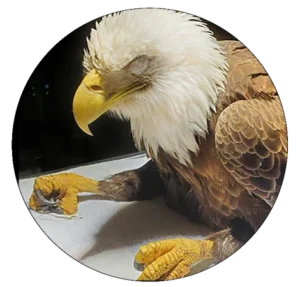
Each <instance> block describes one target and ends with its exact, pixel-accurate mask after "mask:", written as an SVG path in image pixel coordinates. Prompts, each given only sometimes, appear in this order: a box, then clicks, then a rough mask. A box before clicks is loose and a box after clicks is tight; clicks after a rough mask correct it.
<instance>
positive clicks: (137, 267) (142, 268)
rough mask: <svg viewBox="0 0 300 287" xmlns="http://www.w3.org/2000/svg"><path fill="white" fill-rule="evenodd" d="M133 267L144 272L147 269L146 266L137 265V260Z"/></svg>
mask: <svg viewBox="0 0 300 287" xmlns="http://www.w3.org/2000/svg"><path fill="white" fill-rule="evenodd" d="M133 267H134V268H135V269H136V270H138V271H143V270H144V269H145V267H144V264H142V263H137V262H136V261H135V260H134V261H133Z"/></svg>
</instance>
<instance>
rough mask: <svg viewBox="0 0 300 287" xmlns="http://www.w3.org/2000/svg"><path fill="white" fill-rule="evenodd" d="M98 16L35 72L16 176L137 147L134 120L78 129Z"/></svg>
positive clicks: (21, 121)
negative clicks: (79, 96) (77, 96)
mask: <svg viewBox="0 0 300 287" xmlns="http://www.w3.org/2000/svg"><path fill="white" fill-rule="evenodd" d="M96 20H97V21H99V20H101V18H99V19H96ZM96 20H93V21H91V22H89V23H87V24H85V25H83V26H81V27H80V28H78V29H76V30H75V31H74V32H72V33H71V34H69V35H68V36H66V37H65V38H64V39H63V40H62V41H60V42H59V43H58V44H57V45H56V46H55V47H54V48H53V49H51V50H50V52H49V53H48V54H47V55H46V56H45V57H44V58H43V59H42V61H41V62H40V63H39V65H38V66H37V67H36V69H35V70H34V72H33V73H32V75H31V76H30V78H29V80H28V82H27V84H26V86H25V88H24V91H23V93H22V95H21V98H20V101H19V104H18V107H17V111H16V117H15V122H14V128H13V158H14V165H15V171H16V175H17V177H21V178H22V177H27V176H33V175H35V176H36V175H38V174H40V173H43V172H49V171H53V170H58V169H63V168H67V167H70V166H76V165H82V164H86V163H89V162H95V161H99V160H103V159H105V158H111V157H116V156H120V155H124V154H129V153H134V152H136V151H137V150H136V148H135V146H134V143H133V140H132V137H131V133H130V126H129V123H127V122H121V121H120V120H116V119H113V118H109V117H108V116H107V115H104V116H102V117H100V118H99V119H98V120H97V121H96V122H94V123H92V124H91V125H90V129H91V131H92V133H93V134H94V136H93V137H91V136H88V135H86V134H84V133H83V132H82V131H81V130H80V129H79V128H78V126H77V125H76V123H75V121H74V118H73V114H72V100H73V96H74V93H75V91H76V89H77V87H78V85H79V84H80V82H81V80H82V76H83V70H82V59H83V49H84V48H86V37H87V36H89V34H90V30H91V28H94V26H95V21H96ZM204 21H205V22H206V23H207V24H208V26H209V28H210V29H211V30H212V31H213V32H214V36H215V37H216V38H217V39H218V40H224V39H226V40H227V39H228V40H229V39H234V37H233V36H232V35H230V34H229V33H227V32H226V31H224V30H223V29H221V28H219V27H218V26H216V25H214V24H212V23H210V22H208V21H206V20H204ZM41 40H42V38H41ZM33 49H34V47H33Z"/></svg>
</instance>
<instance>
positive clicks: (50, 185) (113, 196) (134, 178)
mask: <svg viewBox="0 0 300 287" xmlns="http://www.w3.org/2000/svg"><path fill="white" fill-rule="evenodd" d="M164 189H165V185H164V182H163V180H162V179H161V177H160V174H159V171H158V169H157V166H156V165H155V164H154V163H153V162H152V161H149V162H148V163H146V164H145V165H144V166H142V167H140V168H138V169H136V170H131V171H130V170H129V171H125V172H121V173H118V174H115V175H112V176H111V177H109V178H107V179H104V180H101V181H98V180H94V179H90V178H87V177H84V176H81V175H78V174H74V173H61V174H55V175H48V176H41V177H38V178H36V179H35V182H34V186H33V192H32V194H31V196H30V199H29V208H30V209H32V210H35V211H37V212H40V213H49V212H52V213H58V214H61V213H62V214H64V215H73V214H75V213H76V212H77V205H78V200H77V195H78V193H80V192H88V193H94V194H97V196H99V198H100V199H105V200H113V201H137V200H146V199H150V198H153V197H155V196H157V195H159V194H161V193H163V191H164Z"/></svg>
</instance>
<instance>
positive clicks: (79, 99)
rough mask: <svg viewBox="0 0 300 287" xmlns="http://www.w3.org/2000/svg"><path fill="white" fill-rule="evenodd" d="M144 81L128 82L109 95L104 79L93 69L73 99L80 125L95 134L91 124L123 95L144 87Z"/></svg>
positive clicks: (76, 118)
mask: <svg viewBox="0 0 300 287" xmlns="http://www.w3.org/2000/svg"><path fill="white" fill-rule="evenodd" d="M143 86H145V84H144V83H138V82H135V83H128V86H127V87H123V88H121V89H120V90H119V91H117V92H114V93H113V94H112V95H110V96H107V95H106V93H105V91H104V89H103V79H102V77H101V75H100V74H99V73H98V72H97V71H96V70H95V69H93V70H91V71H90V72H89V73H88V74H87V75H86V76H85V78H84V79H83V81H82V82H81V84H80V86H79V87H78V89H77V91H76V93H75V96H74V99H73V113H74V117H75V121H76V123H77V124H78V126H79V127H80V128H81V130H83V131H84V132H85V133H86V134H88V135H91V136H92V135H93V134H92V133H91V131H90V129H89V127H88V126H89V124H91V123H92V122H94V121H95V120H96V119H97V118H99V117H100V116H101V115H103V114H104V113H105V112H107V111H108V110H109V109H110V108H111V107H112V106H113V105H114V103H115V102H117V101H118V100H119V99H120V98H122V97H123V96H125V95H127V94H129V93H131V92H133V91H135V90H137V89H140V88H142V87H143Z"/></svg>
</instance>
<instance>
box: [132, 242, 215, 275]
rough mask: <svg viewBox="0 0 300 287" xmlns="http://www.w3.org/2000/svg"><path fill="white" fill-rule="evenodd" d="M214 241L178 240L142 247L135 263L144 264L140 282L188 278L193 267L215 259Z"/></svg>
mask: <svg viewBox="0 0 300 287" xmlns="http://www.w3.org/2000/svg"><path fill="white" fill-rule="evenodd" d="M213 245H214V243H213V241H211V240H192V239H186V238H176V239H169V240H162V241H157V242H151V243H149V244H147V245H144V246H142V247H140V249H139V251H138V252H137V254H136V256H135V262H136V263H138V264H144V267H145V269H144V271H143V272H142V274H141V275H140V276H139V277H138V279H137V280H139V281H158V280H174V279H179V278H182V277H184V276H186V275H187V274H188V273H189V272H190V270H191V266H192V265H193V264H194V263H196V262H198V261H201V260H206V259H209V258H212V257H213Z"/></svg>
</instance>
